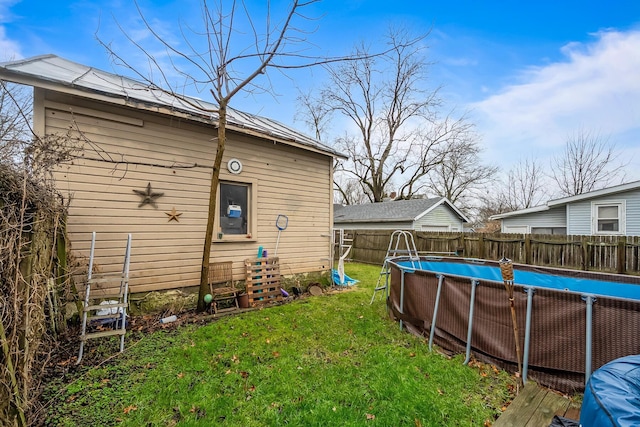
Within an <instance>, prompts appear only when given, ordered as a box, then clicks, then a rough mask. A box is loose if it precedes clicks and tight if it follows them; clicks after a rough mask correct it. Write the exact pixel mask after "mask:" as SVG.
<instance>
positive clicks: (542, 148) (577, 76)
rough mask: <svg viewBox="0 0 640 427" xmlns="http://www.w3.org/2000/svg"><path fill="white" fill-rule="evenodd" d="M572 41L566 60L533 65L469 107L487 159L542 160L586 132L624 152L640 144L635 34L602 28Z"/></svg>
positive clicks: (639, 47)
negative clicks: (580, 40)
mask: <svg viewBox="0 0 640 427" xmlns="http://www.w3.org/2000/svg"><path fill="white" fill-rule="evenodd" d="M594 37H595V40H594V41H593V42H592V43H588V44H586V43H585V44H583V43H569V44H567V45H566V46H564V47H563V49H562V53H563V54H564V55H565V57H566V60H565V61H563V62H557V63H552V64H548V65H545V66H542V67H532V68H530V69H528V70H525V71H524V72H523V73H522V75H521V76H520V83H519V84H516V85H512V86H509V87H506V88H505V89H504V90H503V91H502V92H501V93H499V94H496V95H492V96H490V97H488V98H487V99H485V100H483V101H481V102H477V103H475V104H473V105H471V108H472V110H473V111H474V112H475V115H476V120H477V122H478V127H479V130H480V131H481V132H482V134H483V136H484V142H485V144H486V146H487V154H488V155H489V156H491V157H494V159H493V160H498V161H500V160H501V159H502V163H510V162H512V161H515V160H517V159H518V158H522V157H526V156H530V155H533V156H541V157H547V156H550V155H553V153H554V152H557V151H558V150H560V149H562V146H563V145H564V142H565V139H566V138H567V136H568V135H570V134H572V133H574V132H575V131H576V130H578V129H587V130H592V131H594V132H597V133H600V134H602V135H608V136H609V139H610V140H611V141H612V142H614V143H616V144H617V145H618V146H619V147H620V148H621V149H623V148H625V147H627V146H629V145H630V144H631V143H635V144H634V145H637V144H638V142H640V79H639V78H638V70H640V55H638V52H640V31H628V32H618V31H603V32H600V33H597V34H594Z"/></svg>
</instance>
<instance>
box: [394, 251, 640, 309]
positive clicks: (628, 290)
mask: <svg viewBox="0 0 640 427" xmlns="http://www.w3.org/2000/svg"><path fill="white" fill-rule="evenodd" d="M400 264H401V265H404V266H405V267H410V266H411V263H410V262H400ZM420 267H421V269H422V270H425V271H432V272H436V273H442V274H445V275H446V274H451V275H456V276H463V277H469V278H473V279H480V280H492V281H495V282H502V274H501V273H500V268H499V267H494V266H491V265H481V264H472V263H456V262H446V261H421V262H420ZM514 276H515V277H514V283H515V284H516V285H521V286H527V285H530V286H535V287H541V288H547V289H558V290H568V291H573V292H583V293H590V294H594V295H606V296H611V297H618V298H630V299H637V300H640V286H639V285H635V284H630V283H618V282H607V281H600V280H594V279H581V278H577V277H568V276H561V275H555V274H545V273H538V272H534V271H522V270H517V269H516V270H515V271H514Z"/></svg>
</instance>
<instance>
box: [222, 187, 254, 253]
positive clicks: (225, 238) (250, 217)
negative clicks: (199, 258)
mask: <svg viewBox="0 0 640 427" xmlns="http://www.w3.org/2000/svg"><path fill="white" fill-rule="evenodd" d="M220 184H231V185H234V184H235V185H244V186H247V191H248V194H247V205H248V206H247V211H248V212H247V232H246V234H223V233H221V231H222V228H221V227H220V207H221V203H222V202H221V200H220ZM216 196H217V200H216V213H215V219H214V228H213V230H214V232H213V241H214V242H218V243H222V242H255V241H256V240H257V239H258V181H257V180H254V179H243V178H241V177H233V179H222V178H221V179H220V183H219V184H218V191H217V195H216Z"/></svg>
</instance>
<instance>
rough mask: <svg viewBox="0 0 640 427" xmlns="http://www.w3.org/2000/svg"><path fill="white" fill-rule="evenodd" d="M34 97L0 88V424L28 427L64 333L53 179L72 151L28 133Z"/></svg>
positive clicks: (64, 286) (59, 141)
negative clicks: (54, 350) (47, 368)
mask: <svg viewBox="0 0 640 427" xmlns="http://www.w3.org/2000/svg"><path fill="white" fill-rule="evenodd" d="M29 99H30V98H29V97H28V96H27V95H26V94H25V92H24V90H23V89H21V88H20V87H18V86H13V85H9V84H7V83H5V82H0V424H2V425H16V426H26V425H28V424H29V422H30V415H29V414H30V411H32V410H33V407H34V404H35V402H36V400H37V398H38V397H39V391H40V382H41V380H42V376H43V367H44V366H45V365H46V362H47V360H48V358H49V356H50V353H51V349H52V348H53V347H55V345H56V338H57V336H58V334H59V333H61V332H62V331H63V330H64V328H65V322H64V318H63V317H64V314H63V312H62V308H63V307H64V301H65V300H66V298H67V297H68V296H69V295H68V290H69V289H70V286H69V282H68V281H67V280H66V278H67V275H66V271H65V267H66V245H65V242H66V239H65V232H64V224H65V214H66V210H65V207H64V206H63V204H62V203H61V199H60V198H59V196H58V194H57V192H56V191H55V189H54V187H53V183H52V180H51V177H50V172H51V170H52V168H53V167H54V165H55V164H57V163H58V162H59V161H61V160H63V159H64V157H65V156H66V155H67V154H68V153H69V152H71V151H73V150H74V148H73V147H74V146H75V142H74V141H73V140H72V139H71V138H69V137H68V135H63V136H60V137H47V138H42V139H38V138H35V137H32V135H31V134H30V133H29V132H30V123H29V122H30V111H31V110H30V109H28V108H27V106H28V105H29Z"/></svg>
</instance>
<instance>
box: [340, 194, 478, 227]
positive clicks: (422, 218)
mask: <svg viewBox="0 0 640 427" xmlns="http://www.w3.org/2000/svg"><path fill="white" fill-rule="evenodd" d="M468 222H469V219H468V218H467V217H466V216H465V215H464V214H463V213H462V212H460V210H459V209H458V208H456V207H455V206H454V205H453V204H452V203H451V202H450V201H449V200H447V199H446V198H444V197H436V198H432V199H412V200H394V201H390V202H379V203H365V204H362V205H347V206H340V205H337V206H334V213H333V226H334V228H342V229H345V230H415V231H462V230H463V228H464V224H466V223H468Z"/></svg>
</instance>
